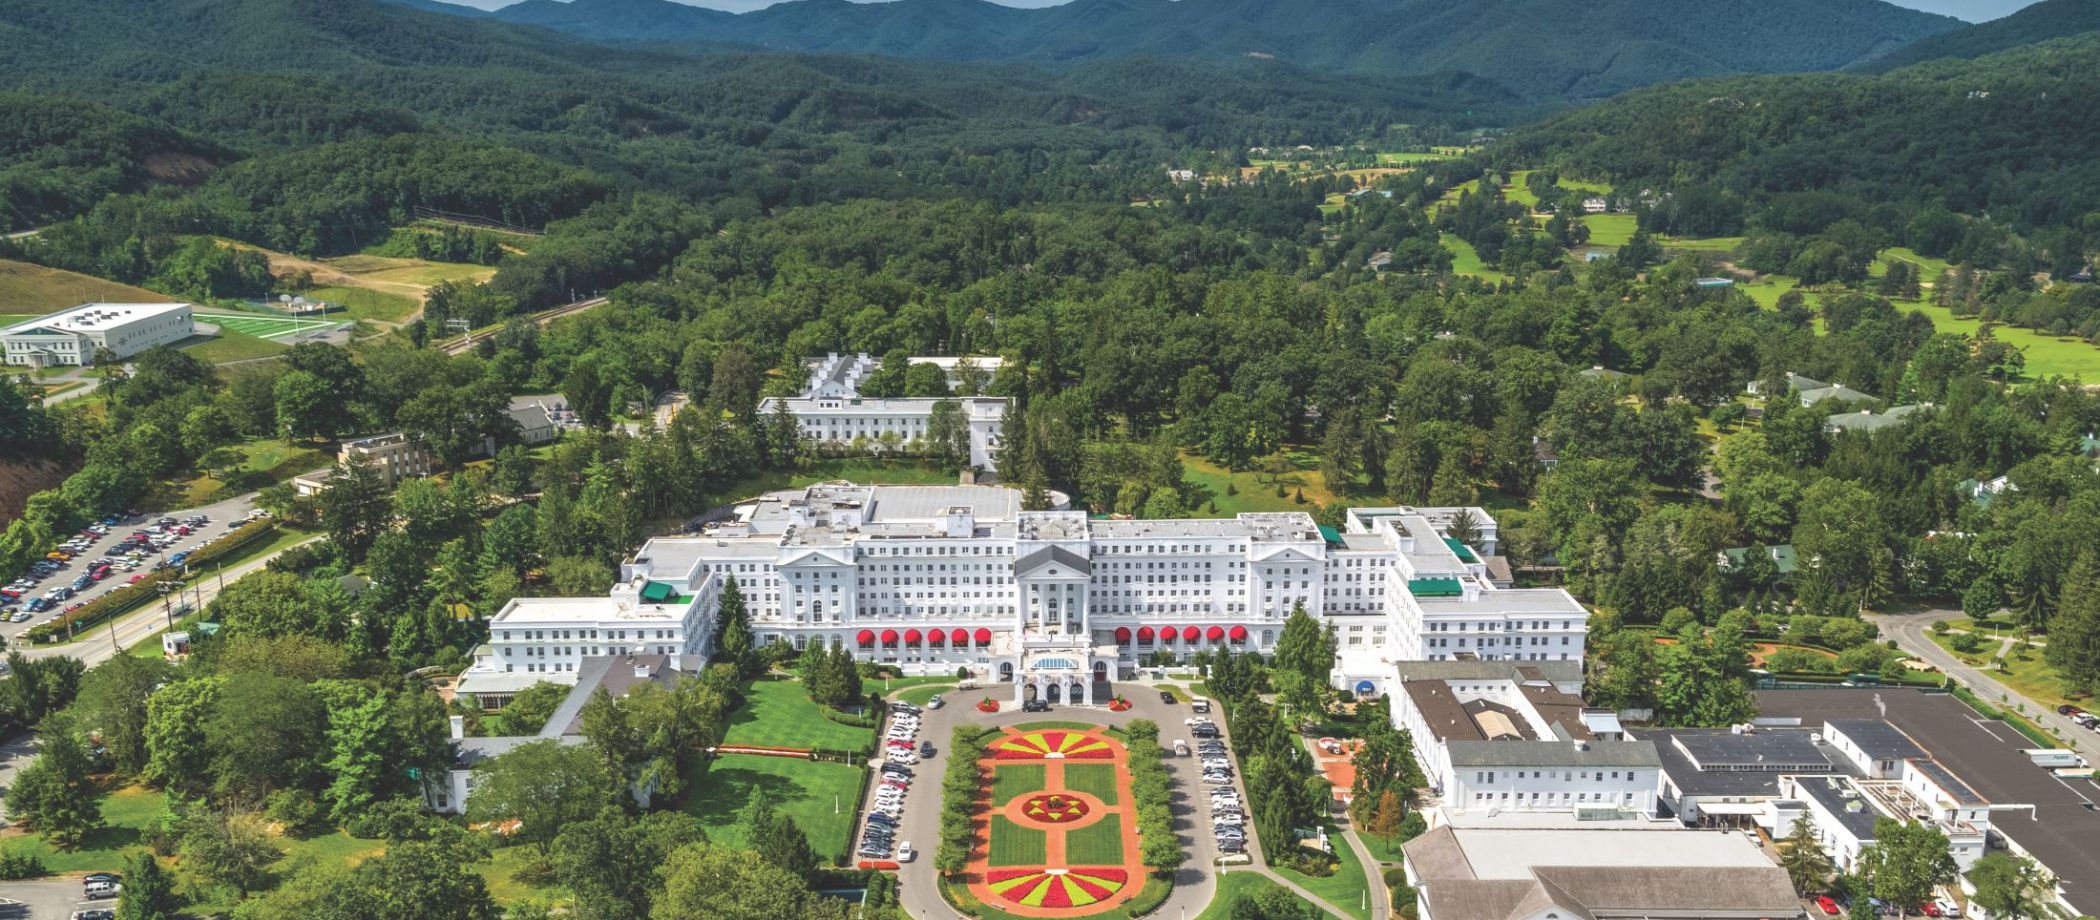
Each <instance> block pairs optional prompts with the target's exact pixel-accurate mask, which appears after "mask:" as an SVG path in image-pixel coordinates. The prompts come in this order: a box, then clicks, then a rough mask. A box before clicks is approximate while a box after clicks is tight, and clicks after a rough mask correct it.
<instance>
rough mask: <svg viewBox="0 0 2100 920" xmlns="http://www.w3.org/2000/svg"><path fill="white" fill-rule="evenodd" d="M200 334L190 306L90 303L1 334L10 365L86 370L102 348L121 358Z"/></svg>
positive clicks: (1, 348) (1, 345)
mask: <svg viewBox="0 0 2100 920" xmlns="http://www.w3.org/2000/svg"><path fill="white" fill-rule="evenodd" d="M195 334H196V324H195V323H194V322H193V321H192V319H191V317H190V305H189V304H186V303H88V304H81V305H80V306H77V307H74V308H72V309H70V310H61V311H59V312H57V313H52V314H50V315H48V316H39V317H37V318H36V319H32V320H29V321H27V322H21V323H16V324H14V325H12V326H8V327H6V328H4V329H0V353H4V354H5V355H6V361H7V363H8V364H26V365H29V366H30V367H56V366H60V365H79V366H86V365H90V364H93V363H95V352H96V350H98V349H104V348H106V349H109V350H110V352H112V353H113V354H115V355H116V356H117V357H119V358H129V357H131V356H132V355H135V354H138V353H139V352H142V351H145V350H146V349H148V348H152V347H153V346H155V345H172V344H174V343H176V342H180V341H182V340H183V339H186V338H189V337H190V336H192V335H195Z"/></svg>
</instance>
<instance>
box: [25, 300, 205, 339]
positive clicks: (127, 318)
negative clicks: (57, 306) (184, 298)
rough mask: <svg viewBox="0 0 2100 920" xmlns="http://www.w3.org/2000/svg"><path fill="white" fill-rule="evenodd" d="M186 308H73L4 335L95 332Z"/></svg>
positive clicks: (164, 305) (167, 305)
mask: <svg viewBox="0 0 2100 920" xmlns="http://www.w3.org/2000/svg"><path fill="white" fill-rule="evenodd" d="M189 308H190V305H189V304H186V303H84V304H81V305H80V306H77V307H72V308H70V309H65V310H60V311H58V312H57V313H50V314H46V315H44V316H39V317H37V318H36V319H32V320H28V321H26V322H20V323H16V324H14V325H12V326H9V327H7V328H6V329H5V330H0V331H5V332H16V331H22V330H28V329H58V330H61V331H64V332H99V331H103V330H106V329H110V328H113V327H116V326H122V325H124V324H126V323H132V322H136V321H138V320H142V319H151V318H152V317H155V316H159V315H161V314H164V313H173V312H175V311H177V310H187V309H189Z"/></svg>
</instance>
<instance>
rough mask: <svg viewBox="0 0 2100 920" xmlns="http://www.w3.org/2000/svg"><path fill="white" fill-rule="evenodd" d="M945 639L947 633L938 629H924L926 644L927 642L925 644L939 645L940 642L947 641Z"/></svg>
mask: <svg viewBox="0 0 2100 920" xmlns="http://www.w3.org/2000/svg"><path fill="white" fill-rule="evenodd" d="M947 641H948V634H947V633H944V632H941V631H940V630H938V629H929V630H927V631H926V644H927V645H940V644H942V643H945V642H947Z"/></svg>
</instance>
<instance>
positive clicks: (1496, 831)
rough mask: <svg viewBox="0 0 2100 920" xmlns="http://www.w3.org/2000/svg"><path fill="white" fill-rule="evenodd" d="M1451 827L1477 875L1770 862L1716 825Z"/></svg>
mask: <svg viewBox="0 0 2100 920" xmlns="http://www.w3.org/2000/svg"><path fill="white" fill-rule="evenodd" d="M1452 833H1453V834H1454V835H1456V836H1457V838H1458V843H1459V846H1460V847H1462V848H1463V849H1464V850H1465V854H1466V861H1467V862H1468V863H1470V864H1472V866H1473V873H1474V875H1475V876H1476V877H1478V878H1482V879H1521V880H1525V881H1529V880H1530V879H1531V869H1532V867H1533V866H1625V867H1630V868H1639V867H1643V866H1673V867H1691V866H1697V867H1704V868H1732V867H1756V868H1770V867H1771V866H1772V861H1771V860H1769V859H1766V858H1765V855H1764V853H1762V852H1760V851H1759V850H1758V848H1757V845H1756V844H1755V843H1752V842H1751V840H1750V838H1749V837H1746V836H1744V835H1742V834H1736V833H1724V832H1721V831H1709V830H1694V829H1691V828H1679V829H1675V830H1659V829H1657V830H1651V829H1632V828H1611V829H1600V830H1587V829H1585V830H1572V829H1534V828H1523V829H1517V828H1479V827H1455V828H1452Z"/></svg>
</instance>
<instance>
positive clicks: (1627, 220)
mask: <svg viewBox="0 0 2100 920" xmlns="http://www.w3.org/2000/svg"><path fill="white" fill-rule="evenodd" d="M1582 223H1583V225H1584V226H1586V227H1588V228H1590V245H1592V246H1610V247H1613V248H1617V247H1619V246H1624V245H1626V243H1627V241H1629V240H1631V239H1633V231H1634V230H1635V229H1636V228H1637V227H1638V226H1639V218H1636V217H1634V216H1633V215H1631V214H1591V215H1588V216H1586V217H1584V218H1583V219H1582Z"/></svg>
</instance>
